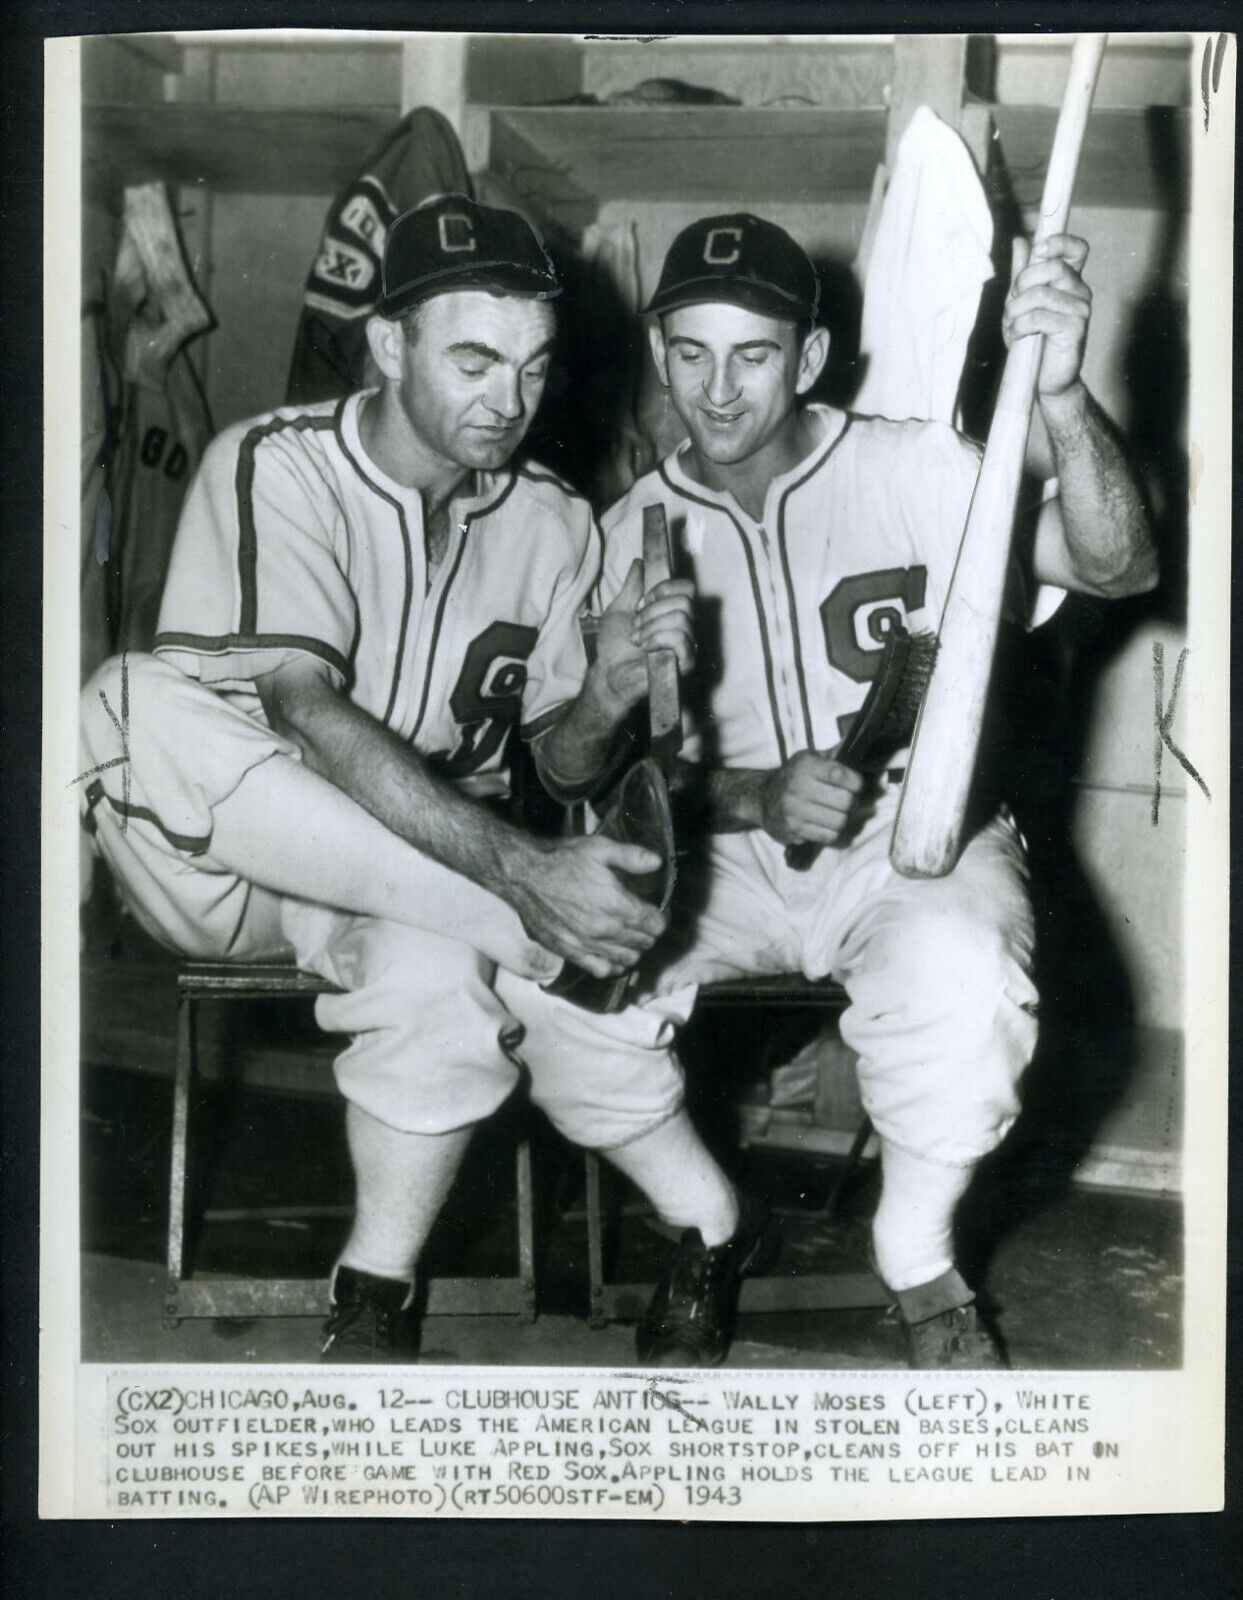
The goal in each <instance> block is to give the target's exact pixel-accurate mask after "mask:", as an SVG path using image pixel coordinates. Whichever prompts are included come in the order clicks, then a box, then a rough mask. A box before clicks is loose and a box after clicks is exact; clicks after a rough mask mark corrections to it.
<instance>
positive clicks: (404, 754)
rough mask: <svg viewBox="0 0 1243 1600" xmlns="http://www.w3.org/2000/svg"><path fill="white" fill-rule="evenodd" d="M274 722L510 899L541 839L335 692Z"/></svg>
mask: <svg viewBox="0 0 1243 1600" xmlns="http://www.w3.org/2000/svg"><path fill="white" fill-rule="evenodd" d="M270 714H271V713H270ZM273 721H274V723H275V724H276V725H277V728H278V731H279V732H281V733H283V734H285V735H286V737H289V738H292V739H293V740H294V741H295V742H296V743H297V744H298V745H299V747H300V748H301V750H302V752H303V757H304V759H305V760H306V762H307V764H308V765H309V766H311V767H312V768H313V769H314V770H315V771H317V772H318V773H320V774H321V776H323V777H325V778H327V779H328V780H329V781H330V782H331V783H333V784H335V785H336V786H337V788H339V789H342V790H343V791H344V792H345V793H346V794H348V795H349V796H350V797H351V799H353V800H356V801H357V802H358V804H359V805H361V806H362V807H363V808H364V809H365V810H367V811H369V812H370V813H371V814H372V816H374V817H376V818H378V819H379V821H381V822H382V823H383V824H384V825H385V827H387V828H388V829H390V831H391V832H393V833H395V834H397V835H398V837H399V838H402V839H404V840H406V842H407V843H409V844H411V845H414V846H415V847H416V848H417V849H419V850H422V851H423V852H424V853H425V854H427V855H429V856H431V857H433V858H434V859H435V860H437V861H439V862H441V864H442V865H444V866H446V867H450V868H452V870H453V871H455V872H460V873H462V874H463V875H464V876H466V877H468V878H470V879H472V880H473V881H474V882H475V883H478V884H480V885H481V886H482V887H484V888H485V889H490V890H491V891H492V892H493V893H494V894H499V895H503V896H504V897H505V898H509V892H508V891H509V889H510V886H511V880H512V878H513V875H514V872H515V868H516V867H517V865H518V864H519V862H520V860H523V859H525V856H526V855H528V854H530V853H532V852H533V851H535V850H536V849H538V845H537V843H536V841H534V840H532V839H529V838H528V837H527V836H526V835H524V834H522V833H520V832H519V831H518V830H517V829H516V828H513V827H511V826H510V825H509V824H508V823H506V822H505V821H504V820H503V819H502V818H500V817H498V816H496V815H495V814H494V813H493V812H491V811H489V810H487V809H486V808H485V807H484V806H482V805H480V804H479V803H478V802H477V801H475V800H472V799H470V798H469V797H468V796H466V795H463V794H461V793H460V792H459V791H458V790H457V789H456V788H454V786H453V785H452V784H450V783H447V782H445V781H444V780H443V779H441V778H438V777H437V776H436V775H435V774H434V773H433V772H431V771H429V769H428V767H427V765H426V764H425V763H424V761H423V760H422V758H421V757H420V756H419V755H418V753H417V752H416V751H414V750H413V749H411V747H410V746H409V745H408V744H406V743H405V742H403V741H402V740H400V739H397V738H396V737H395V736H394V735H393V734H391V733H390V732H389V731H388V729H387V728H384V727H382V726H381V725H380V724H379V723H378V722H376V721H375V720H374V719H373V718H371V717H370V716H368V715H367V713H366V712H365V711H362V710H360V709H359V708H358V707H357V706H354V705H351V704H350V703H349V701H347V700H345V699H343V698H341V697H339V696H335V695H334V696H332V697H329V698H317V699H316V700H314V701H313V702H310V703H300V702H296V701H295V702H294V703H292V704H289V705H286V706H283V707H282V708H281V709H280V710H279V711H278V712H277V714H276V715H275V716H274V717H273Z"/></svg>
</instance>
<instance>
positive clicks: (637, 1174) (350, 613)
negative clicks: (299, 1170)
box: [84, 195, 740, 1360]
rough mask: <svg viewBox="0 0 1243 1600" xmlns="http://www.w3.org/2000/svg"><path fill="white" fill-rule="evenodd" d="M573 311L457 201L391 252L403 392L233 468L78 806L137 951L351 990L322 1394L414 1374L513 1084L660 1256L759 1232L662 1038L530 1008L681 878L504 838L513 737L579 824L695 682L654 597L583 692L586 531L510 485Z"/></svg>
mask: <svg viewBox="0 0 1243 1600" xmlns="http://www.w3.org/2000/svg"><path fill="white" fill-rule="evenodd" d="M559 293H560V289H559V286H558V283H557V279H556V276H555V274H554V271H553V268H552V265H551V263H550V261H549V259H548V257H547V255H546V253H545V251H544V249H543V246H542V244H541V242H540V240H539V239H538V237H537V236H536V235H535V234H534V233H533V232H532V230H531V229H530V228H529V227H528V226H527V224H526V223H525V222H523V221H522V220H521V219H520V218H519V217H517V216H516V215H515V214H514V213H512V212H506V211H498V210H494V209H490V208H487V207H484V206H479V205H476V204H474V203H473V202H472V201H469V200H467V199H466V198H465V197H463V196H460V195H452V196H448V197H442V198H440V199H437V200H436V201H434V202H432V203H429V204H427V205H425V206H423V207H421V208H418V209H416V210H414V211H412V212H407V213H406V214H405V215H403V216H402V217H400V218H399V219H398V220H397V221H396V222H395V223H394V225H393V227H392V228H391V230H390V231H389V234H388V238H387V240H386V243H385V247H384V256H383V299H382V301H381V304H380V309H379V314H378V315H376V316H374V317H372V318H371V319H370V321H369V323H368V327H367V334H368V339H369V341H370V347H371V351H372V354H373V356H374V358H375V361H376V364H377V366H378V367H379V370H380V372H381V373H382V375H383V383H382V386H381V387H380V388H379V389H377V390H374V391H369V392H364V393H358V394H354V395H351V396H350V397H349V398H347V399H345V400H343V401H341V402H340V403H336V404H333V403H325V404H319V405H312V406H305V407H286V408H282V409H280V410H278V411H274V412H271V413H269V414H268V415H266V416H261V417H258V418H256V419H254V420H252V421H249V422H245V423H241V424H239V425H238V426H236V427H233V428H230V429H228V430H227V431H226V432H225V433H223V434H222V435H221V436H220V437H219V438H218V439H217V440H216V441H215V442H214V443H213V444H212V445H211V447H210V449H209V450H208V452H207V456H206V458H205V460H204V463H203V466H202V470H201V471H200V472H199V474H198V476H197V478H196V480H195V482H194V485H193V487H192V489H191V491H190V494H189V497H188V500H187V503H186V507H185V510H184V513H183V516H182V521H181V525H180V528H179V531H178V535H177V540H176V545H175V549H174V553H173V557H172V563H171V568H170V572H169V576H168V582H167V587H166V591H165V594H164V600H163V605H162V610H161V615H160V624H159V632H158V636H157V639H156V644H155V653H154V655H152V656H130V657H128V658H122V659H118V660H115V661H112V662H110V663H108V664H107V665H106V666H105V667H104V668H102V669H101V670H100V672H99V673H98V674H96V676H95V678H94V679H93V680H92V681H91V682H90V683H89V684H88V685H87V688H86V690H85V692H84V737H85V742H86V748H87V758H88V762H89V764H90V765H91V766H92V767H94V768H96V769H97V771H96V774H95V776H94V778H93V781H92V782H90V783H89V784H88V785H87V786H86V788H85V806H86V810H87V814H88V817H89V820H90V824H91V825H92V826H93V827H94V829H95V832H96V836H97V839H98V842H99V845H100V848H101V850H102V852H103V854H104V856H105V857H106V859H107V860H108V862H109V864H110V866H111V867H112V869H113V872H114V874H115V875H116V878H117V880H118V882H119V884H120V885H121V888H122V891H123V893H124V895H125V898H126V899H127V901H128V902H129V904H130V905H131V907H132V909H133V911H134V914H135V916H136V917H137V919H138V920H139V922H140V923H141V924H142V925H143V926H144V927H145V928H147V929H148V930H149V931H150V932H151V933H152V934H153V935H154V936H155V937H156V938H157V939H159V940H161V941H162V942H163V943H165V944H167V945H169V946H171V947H173V948H174V949H177V950H180V951H183V952H185V953H187V954H192V955H196V956H208V957H224V958H229V959H236V960H246V959H261V958H271V957H273V956H281V955H286V956H287V955H292V956H293V957H294V958H295V959H296V961H297V962H298V964H299V965H300V966H302V967H304V968H306V969H307V970H309V971H313V972H316V973H320V974H322V975H323V976H324V977H326V978H328V979H330V980H331V981H332V982H333V983H334V984H335V985H337V986H339V988H340V990H341V991H342V992H341V993H340V994H334V995H330V996H325V997H322V998H321V999H320V1000H319V1001H318V1018H319V1021H320V1022H321V1023H322V1025H323V1026H324V1027H325V1028H327V1029H328V1030H330V1031H333V1032H340V1033H344V1034H348V1035H350V1036H351V1039H350V1043H349V1045H348V1046H347V1048H346V1049H345V1050H344V1052H343V1054H342V1055H341V1056H340V1057H339V1059H338V1060H337V1063H336V1073H337V1079H338V1082H339V1084H340V1087H341V1089H342V1091H343V1093H344V1094H345V1096H346V1098H347V1100H348V1113H347V1129H348V1137H349V1147H350V1152H351V1156H352V1160H353V1165H354V1171H355V1175H356V1180H357V1211H356V1218H355V1222H354V1226H353V1230H352V1232H351V1234H350V1238H349V1241H348V1243H347V1244H346V1246H345V1249H344V1251H343V1253H342V1255H341V1258H340V1261H339V1263H338V1266H337V1270H336V1272H335V1277H334V1289H333V1303H332V1306H331V1308H330V1315H329V1317H328V1321H327V1322H326V1324H325V1330H324V1331H325V1337H324V1345H323V1349H324V1353H325V1355H326V1356H327V1357H328V1358H330V1359H333V1360H336V1359H363V1360H366V1359H377V1360H384V1359H389V1358H391V1357H393V1356H394V1355H396V1354H398V1353H400V1352H401V1351H402V1350H403V1349H404V1348H405V1345H406V1334H407V1332H408V1329H406V1328H405V1326H404V1321H405V1319H404V1317H403V1312H404V1309H405V1307H406V1306H407V1305H408V1303H409V1301H410V1299H411V1294H412V1283H413V1276H414V1271H415V1266H416V1262H417V1260H418V1256H419V1252H420V1249H421V1248H422V1245H423V1242H424V1240H425V1239H426V1237H427V1234H428V1231H429V1230H430V1228H431V1225H432V1223H433V1221H434V1220H435V1217H436V1214H437V1212H438V1211H439V1209H440V1206H441V1204H442V1202H443V1200H444V1198H445V1195H446V1193H447V1191H448V1188H449V1185H450V1183H451V1181H452V1179H453V1176H454V1173H455V1172H456V1170H457V1167H458V1164H459V1162H460V1160H461V1157H462V1155H463V1152H464V1150H465V1147H466V1144H467V1141H468V1139H469V1135H470V1131H471V1129H472V1128H473V1126H474V1125H475V1124H476V1123H478V1122H479V1121H480V1120H481V1119H482V1118H484V1117H486V1116H487V1115H488V1114H489V1113H490V1112H491V1111H493V1110H494V1109H495V1108H496V1107H497V1106H498V1105H500V1103H501V1102H502V1101H503V1100H504V1099H505V1098H506V1097H507V1096H508V1095H509V1094H510V1092H511V1091H512V1089H513V1088H514V1086H515V1084H516V1083H517V1082H518V1079H519V1070H520V1067H525V1068H526V1069H527V1070H528V1071H529V1073H530V1076H531V1086H532V1094H533V1097H534V1099H535V1100H536V1101H537V1103H538V1104H540V1105H541V1106H542V1107H543V1108H544V1109H545V1110H546V1112H547V1113H548V1115H549V1116H550V1117H551V1119H552V1120H553V1122H554V1123H555V1124H556V1125H557V1126H558V1127H559V1128H560V1129H561V1130H562V1131H563V1132H564V1133H565V1134H566V1135H567V1136H568V1137H569V1138H571V1139H574V1140H576V1141H578V1142H579V1143H581V1144H586V1145H590V1146H593V1147H596V1148H600V1149H602V1150H604V1151H606V1152H607V1153H608V1154H609V1155H610V1156H611V1158H612V1159H613V1160H614V1161H615V1163H616V1164H617V1166H618V1167H619V1168H620V1169H621V1170H622V1171H623V1172H624V1173H626V1174H627V1175H628V1176H629V1177H630V1178H632V1179H633V1180H634V1181H635V1182H636V1183H638V1185H639V1186H640V1187H641V1188H642V1189H644V1190H645V1191H646V1192H647V1194H648V1195H649V1196H650V1197H651V1199H652V1201H653V1203H654V1205H655V1206H656V1209H657V1211H658V1212H659V1213H660V1214H661V1215H662V1216H663V1217H664V1218H665V1219H666V1220H667V1221H669V1222H670V1223H672V1224H674V1225H675V1226H678V1227H681V1228H686V1227H694V1228H695V1229H697V1230H698V1231H699V1232H700V1233H701V1234H702V1235H703V1237H704V1238H705V1239H706V1240H707V1241H709V1242H710V1243H711V1244H713V1245H720V1244H722V1243H723V1242H724V1241H725V1240H727V1239H729V1238H730V1237H731V1236H732V1235H733V1234H734V1232H735V1230H736V1228H737V1226H738V1220H739V1215H740V1211H739V1203H738V1200H737V1197H736V1195H735V1193H734V1190H733V1189H732V1187H731V1186H730V1184H729V1183H728V1182H727V1181H726V1179H725V1178H724V1176H723V1175H722V1174H721V1172H720V1171H719V1170H718V1168H717V1167H716V1165H715V1163H714V1162H713V1161H712V1160H711V1158H710V1157H709V1156H708V1154H707V1152H706V1151H705V1149H704V1147H703V1146H702V1144H701V1143H700V1141H699V1139H698V1137H697V1135H696V1134H695V1133H694V1131H693V1130H692V1128H691V1126H690V1123H689V1121H688V1119H687V1117H686V1115H685V1113H684V1112H683V1110H682V1108H681V1084H680V1081H679V1079H678V1078H677V1075H676V1074H675V1073H671V1072H670V1071H669V1070H668V1067H667V1064H666V1051H665V1048H664V1047H665V1046H667V1044H668V1038H669V1033H670V1029H671V1019H670V1018H669V1017H666V1016H665V1015H664V1014H663V1013H662V1010H661V1007H660V1006H659V1005H655V1006H653V1007H649V1008H646V1009H644V1010H638V1009H637V1008H633V1009H632V1010H631V1011H630V1012H628V1013H627V1014H626V1016H625V1017H623V1018H619V1019H614V1022H615V1027H614V1037H613V1039H612V1041H609V1042H605V1043H603V1044H601V1042H600V1041H599V1040H598V1039H597V1038H596V1036H595V1034H594V1033H593V1032H592V1031H590V1028H589V1027H588V1024H589V1023H590V1022H591V1020H592V1019H591V1018H590V1017H589V1016H588V1014H587V1013H585V1012H582V1011H580V1010H578V1009H577V1008H576V1007H574V1006H573V1005H570V1004H569V1003H567V1002H566V1001H565V1000H561V999H557V998H554V997H553V996H551V995H548V994H545V993H544V991H543V990H542V989H541V987H540V982H541V981H547V980H549V979H551V978H554V977H555V976H556V975H557V972H558V970H559V968H560V966H561V963H562V961H563V960H570V961H573V962H576V963H578V964H579V965H581V966H582V967H584V968H586V969H587V970H588V971H589V972H592V973H594V974H595V975H597V976H606V975H609V974H613V973H617V972H619V971H622V970H624V969H625V968H627V967H628V966H629V965H631V964H632V963H633V962H634V961H635V960H636V959H637V957H638V956H639V955H640V953H641V952H642V951H644V950H645V949H647V948H648V947H649V946H650V945H651V944H652V942H653V940H654V939H655V938H656V937H657V936H658V935H659V933H660V932H661V931H662V929H663V927H664V923H665V919H664V916H663V915H662V914H661V913H659V912H658V911H656V910H654V909H653V908H652V907H651V906H649V905H647V904H645V903H644V902H643V901H642V900H641V899H640V898H639V897H637V896H636V895H635V894H632V893H631V892H630V891H629V890H628V889H627V887H626V886H625V883H624V881H623V879H622V877H620V876H619V874H620V873H625V872H627V871H629V872H632V873H637V872H642V871H650V870H652V869H654V868H655V867H656V866H657V865H658V864H659V863H658V861H657V859H656V858H655V857H654V856H653V855H652V854H651V852H649V851H646V850H643V849H640V848H637V847H635V846H627V845H621V844H615V843H608V842H607V841H605V840H603V839H577V840H565V841H557V842H551V841H547V840H543V839H538V838H536V837H534V836H531V835H529V834H528V833H525V832H523V831H521V830H520V829H519V828H517V827H515V826H514V825H512V824H511V823H510V822H508V821H506V820H505V819H504V818H503V817H502V816H501V815H500V814H499V813H498V812H497V810H496V809H495V807H494V806H493V805H490V803H489V802H491V801H494V800H495V799H497V798H498V797H501V796H503V795H504V794H505V793H506V791H507V786H508V763H507V758H506V743H507V736H508V735H509V733H510V731H511V729H513V728H514V727H515V725H519V726H520V728H521V732H522V735H523V737H525V738H526V739H528V740H531V741H532V742H533V744H534V746H535V748H536V750H537V751H538V757H539V760H540V762H541V764H542V766H543V767H544V769H545V770H546V771H547V772H548V773H549V774H550V781H551V782H553V783H554V784H559V785H560V786H561V787H562V789H563V790H564V791H566V792H573V791H574V790H575V789H576V787H585V786H588V785H589V784H590V782H591V780H592V779H593V778H594V777H595V776H596V775H597V774H599V773H600V772H601V771H603V770H606V769H607V768H608V766H609V763H610V761H611V760H612V759H613V756H614V746H615V744H616V742H617V741H616V739H615V735H616V732H617V729H618V728H619V726H620V725H621V724H622V723H623V722H624V721H625V719H626V717H627V715H628V713H629V712H630V710H631V708H632V707H633V706H634V705H635V704H636V703H637V701H638V700H639V699H640V697H641V696H642V695H643V694H644V693H645V692H646V688H645V685H646V672H645V664H644V662H645V651H647V650H650V649H655V648H661V647H664V648H670V649H672V650H674V651H675V652H676V653H677V656H678V659H679V661H680V662H681V663H682V665H683V667H684V668H686V667H689V665H690V662H691V636H690V625H689V609H690V598H689V596H690V585H689V583H685V582H683V583H667V584H665V585H663V586H659V587H658V588H657V589H655V590H653V591H652V592H651V593H650V594H649V595H647V596H646V597H642V582H641V575H640V572H639V569H637V568H636V569H634V570H633V571H632V572H631V573H630V574H629V576H628V579H627V581H626V582H625V583H623V585H622V588H621V591H620V595H619V598H618V599H617V601H616V602H615V603H614V604H613V605H611V606H610V607H609V609H608V611H607V613H606V614H605V617H604V619H603V623H602V626H601V629H600V635H599V642H598V650H597V655H596V657H595V661H594V664H593V665H592V667H591V669H590V670H589V671H588V670H586V668H585V660H584V656H583V646H582V641H581V638H580V631H579V613H580V610H581V608H582V607H583V603H584V600H585V597H586V596H587V593H588V591H589V589H590V588H591V586H592V585H593V584H594V583H595V581H596V578H597V575H598V568H599V538H598V534H597V533H596V531H595V529H594V525H593V521H592V516H591V512H590V509H589V507H588V505H587V504H586V502H585V501H584V500H582V499H581V498H579V497H578V496H576V495H574V494H573V493H571V492H570V491H569V490H568V489H567V488H566V487H565V485H563V484H562V483H561V482H560V481H559V480H557V479H556V478H554V477H552V476H551V475H550V474H548V473H546V472H543V471H541V470H540V469H539V468H537V467H534V466H532V465H529V464H526V463H521V462H519V461H518V460H517V459H516V458H515V452H516V451H517V449H518V446H519V445H520V444H521V442H522V439H523V436H524V434H525V433H526V431H527V428H528V426H529V424H530V422H531V418H532V415H533V414H534V412H535V409H536V407H537V405H538V404H539V400H540V396H541V394H542V391H543V388H544V383H545V377H546V373H547V370H548V363H549V360H550V355H551V351H552V346H553V339H554V334H555V317H554V311H553V306H552V304H551V302H552V301H553V299H554V298H555V297H556V296H557V295H558V294H559ZM641 601H642V603H641V605H640V602H641Z"/></svg>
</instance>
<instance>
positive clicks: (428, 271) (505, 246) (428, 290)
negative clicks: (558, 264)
mask: <svg viewBox="0 0 1243 1600" xmlns="http://www.w3.org/2000/svg"><path fill="white" fill-rule="evenodd" d="M450 289H496V290H499V291H501V292H502V293H505V294H518V295H525V296H527V297H528V298H531V299H535V300H553V299H555V298H556V297H557V295H559V294H560V293H561V285H560V283H558V281H557V273H556V269H555V268H554V267H553V264H552V260H551V258H550V257H549V255H548V252H547V251H546V250H545V249H544V243H543V240H542V239H541V238H540V236H539V235H538V234H537V233H536V231H535V229H534V228H532V227H531V225H530V223H528V222H527V221H525V220H524V218H522V217H520V216H519V215H518V213H517V212H516V211H501V210H498V209H497V208H496V207H494V206H481V205H479V204H478V203H477V202H476V201H474V200H470V199H468V198H467V197H466V196H465V195H464V194H442V195H438V196H437V197H436V198H435V199H433V200H428V201H425V202H424V204H423V205H421V206H416V207H415V209H414V210H413V211H404V212H403V213H402V214H401V216H400V217H398V218H397V220H396V221H395V222H394V223H393V225H392V227H391V228H390V229H389V230H388V237H387V238H386V239H385V241H384V260H383V263H382V266H381V272H380V303H379V306H378V310H379V313H380V315H381V316H382V317H390V318H396V317H401V316H404V315H405V313H406V312H407V311H409V310H410V309H411V307H413V306H415V305H417V304H418V303H419V301H421V300H427V299H429V298H430V297H431V296H432V295H434V294H444V293H446V292H447V291H448V290H450Z"/></svg>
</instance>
